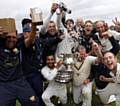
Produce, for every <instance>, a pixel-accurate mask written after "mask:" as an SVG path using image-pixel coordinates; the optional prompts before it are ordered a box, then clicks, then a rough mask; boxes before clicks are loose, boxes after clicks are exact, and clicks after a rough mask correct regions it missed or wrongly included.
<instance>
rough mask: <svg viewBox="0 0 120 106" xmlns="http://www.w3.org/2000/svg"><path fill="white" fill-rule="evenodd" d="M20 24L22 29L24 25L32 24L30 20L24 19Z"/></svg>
mask: <svg viewBox="0 0 120 106" xmlns="http://www.w3.org/2000/svg"><path fill="white" fill-rule="evenodd" d="M21 23H22V27H24V25H26V24H27V23H32V20H31V19H28V18H24V19H23V20H22V22H21Z"/></svg>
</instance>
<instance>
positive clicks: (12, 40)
mask: <svg viewBox="0 0 120 106" xmlns="http://www.w3.org/2000/svg"><path fill="white" fill-rule="evenodd" d="M16 42H17V36H16V32H11V33H8V34H7V35H6V42H5V47H6V48H8V49H13V48H14V47H15V46H16Z"/></svg>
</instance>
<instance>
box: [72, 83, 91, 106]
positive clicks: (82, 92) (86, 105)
mask: <svg viewBox="0 0 120 106" xmlns="http://www.w3.org/2000/svg"><path fill="white" fill-rule="evenodd" d="M73 100H74V102H75V103H76V104H79V103H80V102H81V101H83V104H82V106H91V100H92V82H91V83H88V84H87V85H81V86H74V85H73Z"/></svg>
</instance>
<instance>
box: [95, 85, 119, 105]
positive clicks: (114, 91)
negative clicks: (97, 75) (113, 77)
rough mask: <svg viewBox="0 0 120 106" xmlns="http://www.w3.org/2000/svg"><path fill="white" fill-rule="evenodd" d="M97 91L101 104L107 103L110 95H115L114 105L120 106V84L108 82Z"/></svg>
mask: <svg viewBox="0 0 120 106" xmlns="http://www.w3.org/2000/svg"><path fill="white" fill-rule="evenodd" d="M97 93H98V95H99V97H100V100H101V102H102V103H103V104H108V100H109V98H110V96H111V95H115V97H116V106H120V84H116V83H109V84H108V85H107V86H106V87H105V88H104V89H102V90H98V89H97Z"/></svg>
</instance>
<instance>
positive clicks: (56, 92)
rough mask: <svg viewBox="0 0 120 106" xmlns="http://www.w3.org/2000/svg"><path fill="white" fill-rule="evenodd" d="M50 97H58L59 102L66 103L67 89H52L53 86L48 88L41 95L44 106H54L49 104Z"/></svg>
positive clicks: (62, 87) (64, 87)
mask: <svg viewBox="0 0 120 106" xmlns="http://www.w3.org/2000/svg"><path fill="white" fill-rule="evenodd" d="M52 96H57V97H59V100H60V101H61V102H62V103H63V104H66V103H67V89H66V86H62V85H61V87H58V88H57V87H56V86H55V87H54V86H48V87H47V88H46V90H45V91H44V92H43V94H42V99H43V101H44V103H45V104H46V106H54V104H53V103H52V102H51V100H50V98H51V97H52Z"/></svg>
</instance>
